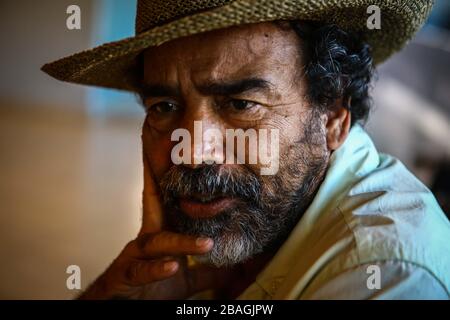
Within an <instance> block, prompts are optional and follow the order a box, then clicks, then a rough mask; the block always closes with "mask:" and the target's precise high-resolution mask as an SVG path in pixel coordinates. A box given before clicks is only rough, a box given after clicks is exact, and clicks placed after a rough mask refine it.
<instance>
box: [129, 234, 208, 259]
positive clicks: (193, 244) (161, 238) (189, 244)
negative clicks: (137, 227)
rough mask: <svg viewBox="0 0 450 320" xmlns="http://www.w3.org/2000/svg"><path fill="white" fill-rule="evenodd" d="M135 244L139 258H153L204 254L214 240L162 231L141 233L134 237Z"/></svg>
mask: <svg viewBox="0 0 450 320" xmlns="http://www.w3.org/2000/svg"><path fill="white" fill-rule="evenodd" d="M136 245H137V248H138V250H139V255H140V256H141V258H143V257H147V258H153V257H160V256H179V255H198V254H205V253H207V252H208V251H210V250H211V249H212V248H213V246H214V241H213V239H211V238H206V237H194V236H188V235H184V234H180V233H174V232H169V231H163V232H159V233H153V234H152V233H147V234H144V235H141V236H140V237H138V238H137V239H136Z"/></svg>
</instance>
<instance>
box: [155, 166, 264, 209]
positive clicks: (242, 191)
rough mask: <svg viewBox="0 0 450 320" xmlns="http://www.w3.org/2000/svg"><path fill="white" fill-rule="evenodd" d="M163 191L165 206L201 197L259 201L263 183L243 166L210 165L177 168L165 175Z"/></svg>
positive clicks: (162, 183)
mask: <svg viewBox="0 0 450 320" xmlns="http://www.w3.org/2000/svg"><path fill="white" fill-rule="evenodd" d="M160 188H161V192H162V196H163V201H164V203H165V204H169V203H171V202H172V201H173V200H175V199H176V198H182V197H190V196H193V195H198V194H200V195H203V196H227V197H234V198H240V199H241V200H244V201H252V202H258V201H259V199H260V193H261V181H260V180H259V178H258V177H257V175H256V174H254V173H253V172H251V171H250V170H249V169H247V168H245V167H244V166H224V165H219V164H211V165H201V166H199V167H197V168H188V167H186V166H183V165H176V166H173V167H171V168H170V169H169V171H168V172H167V173H166V174H165V175H164V176H163V178H162V179H161V181H160Z"/></svg>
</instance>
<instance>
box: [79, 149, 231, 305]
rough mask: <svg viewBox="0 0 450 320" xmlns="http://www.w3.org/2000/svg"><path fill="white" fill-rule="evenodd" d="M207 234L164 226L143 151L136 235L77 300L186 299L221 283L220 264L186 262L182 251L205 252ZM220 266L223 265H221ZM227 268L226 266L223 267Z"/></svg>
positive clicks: (209, 243) (210, 244)
mask: <svg viewBox="0 0 450 320" xmlns="http://www.w3.org/2000/svg"><path fill="white" fill-rule="evenodd" d="M213 245H214V242H213V240H212V239H210V238H197V237H193V236H188V235H183V234H178V233H174V232H170V231H165V230H163V213H162V207H161V203H160V197H159V193H158V188H157V187H156V185H155V182H154V179H153V177H152V174H151V173H150V168H149V165H148V162H147V161H146V157H145V156H144V192H143V219H142V227H141V230H140V232H139V235H138V237H137V238H136V239H135V240H133V241H131V242H129V243H128V244H127V245H126V246H125V248H124V249H123V250H122V252H121V253H120V254H119V256H118V257H117V258H116V259H115V260H114V261H113V263H112V264H111V265H110V266H109V267H108V269H107V270H106V271H105V272H104V273H103V274H102V275H101V276H100V277H99V278H98V279H97V280H96V281H95V282H94V283H93V284H92V285H91V286H90V287H89V288H88V289H87V290H86V292H84V293H83V294H82V295H81V296H80V297H79V298H80V299H114V298H119V299H132V298H146V299H184V298H187V297H190V296H192V295H193V294H195V293H196V292H200V291H203V290H206V289H208V288H211V287H215V286H217V285H219V284H220V283H223V281H224V279H225V277H223V276H219V273H218V272H219V271H221V270H219V269H217V268H213V267H209V266H197V267H193V268H189V267H188V266H187V257H186V255H199V254H205V253H207V252H208V251H210V250H211V249H212V247H213ZM222 271H224V270H222ZM225 272H226V271H225Z"/></svg>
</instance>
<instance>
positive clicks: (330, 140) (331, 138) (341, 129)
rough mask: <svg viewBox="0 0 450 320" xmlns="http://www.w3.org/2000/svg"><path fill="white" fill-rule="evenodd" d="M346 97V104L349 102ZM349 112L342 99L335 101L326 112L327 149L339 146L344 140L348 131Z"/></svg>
mask: <svg viewBox="0 0 450 320" xmlns="http://www.w3.org/2000/svg"><path fill="white" fill-rule="evenodd" d="M350 101H351V100H350V99H348V105H349V104H350ZM350 124H351V113H350V111H349V110H348V108H345V107H344V106H343V101H342V99H338V100H337V101H336V104H335V106H333V107H332V108H331V109H330V110H329V111H328V112H327V123H326V130H327V147H328V150H330V151H333V150H336V149H337V148H339V147H340V146H341V145H342V144H343V143H344V141H345V139H346V138H347V136H348V133H349V131H350Z"/></svg>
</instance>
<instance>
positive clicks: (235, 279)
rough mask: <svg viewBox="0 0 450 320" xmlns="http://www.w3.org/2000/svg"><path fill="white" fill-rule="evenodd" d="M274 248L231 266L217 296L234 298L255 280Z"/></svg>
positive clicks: (274, 251)
mask: <svg viewBox="0 0 450 320" xmlns="http://www.w3.org/2000/svg"><path fill="white" fill-rule="evenodd" d="M275 253H276V250H273V251H270V252H265V253H262V254H259V255H257V256H255V257H253V258H251V259H249V260H247V261H245V262H243V263H241V264H238V265H235V266H233V267H232V270H231V272H230V275H229V277H227V279H226V282H225V285H224V286H223V287H222V289H221V290H219V291H218V292H217V296H218V298H221V299H235V298H237V297H238V296H239V295H240V294H242V293H243V292H244V290H245V289H247V288H248V287H249V286H250V285H251V284H252V283H253V282H255V280H256V276H257V275H258V274H259V273H260V272H261V271H262V270H263V269H264V268H265V267H266V266H267V264H268V263H269V261H270V260H271V259H272V258H273V256H274V255H275Z"/></svg>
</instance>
